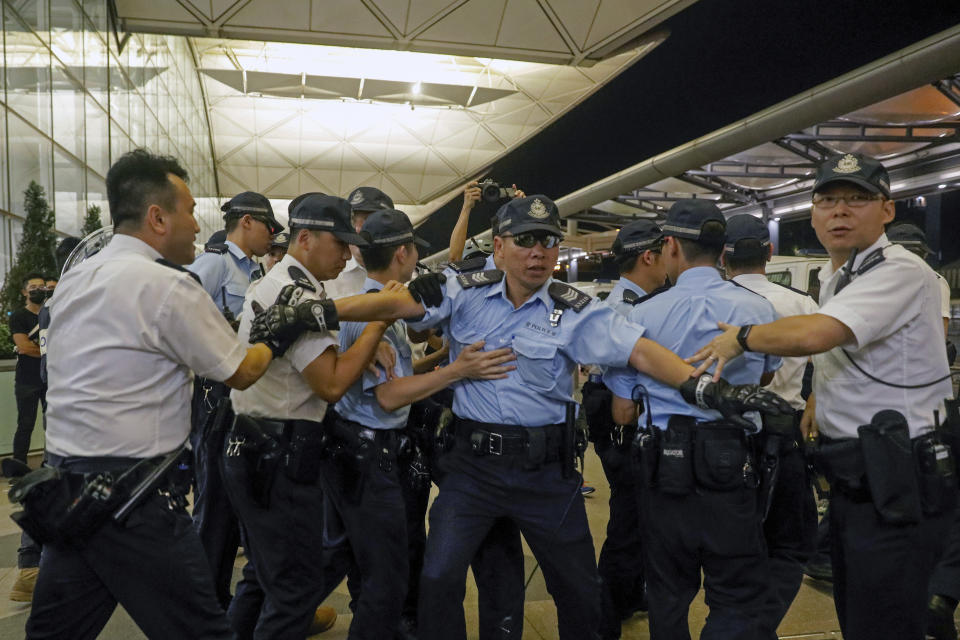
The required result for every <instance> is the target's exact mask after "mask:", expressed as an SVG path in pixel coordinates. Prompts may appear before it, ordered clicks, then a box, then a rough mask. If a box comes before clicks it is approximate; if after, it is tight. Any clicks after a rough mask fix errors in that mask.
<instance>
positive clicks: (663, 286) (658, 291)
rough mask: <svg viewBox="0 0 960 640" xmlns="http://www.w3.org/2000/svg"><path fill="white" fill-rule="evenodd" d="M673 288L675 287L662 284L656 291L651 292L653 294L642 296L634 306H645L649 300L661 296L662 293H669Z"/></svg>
mask: <svg viewBox="0 0 960 640" xmlns="http://www.w3.org/2000/svg"><path fill="white" fill-rule="evenodd" d="M671 286H673V285H669V284H662V285H660V286H659V287H657V288H656V289H654V290H653V291H651V292H650V293H648V294H647V295H645V296H641V297H640V298H639V299H638V300H637V301H636V302H635V303H634V305H635V306H636V305H638V304H643V303H644V302H646V301H647V300H649V299H650V298H653V297H655V296H658V295H660V294H661V293H663V292H664V291H669V290H670V287H671Z"/></svg>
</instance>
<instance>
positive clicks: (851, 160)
mask: <svg viewBox="0 0 960 640" xmlns="http://www.w3.org/2000/svg"><path fill="white" fill-rule="evenodd" d="M857 171H860V161H859V160H857V157H856V156H855V155H853V154H850V153H848V154H847V155H845V156H843V157H842V158H840V160H839V162H837V167H836V169H834V170H833V172H834V173H856V172H857Z"/></svg>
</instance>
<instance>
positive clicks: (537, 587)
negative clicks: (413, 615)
mask: <svg viewBox="0 0 960 640" xmlns="http://www.w3.org/2000/svg"><path fill="white" fill-rule="evenodd" d="M585 476H586V478H587V481H588V482H589V483H590V484H591V485H593V486H594V487H596V489H597V491H596V492H595V493H594V494H593V495H591V496H589V497H588V498H587V514H588V516H589V519H590V528H591V530H592V532H593V538H594V542H595V544H596V546H597V550H598V552H599V548H600V544H601V543H602V542H603V537H604V531H605V530H606V524H607V499H608V497H609V491H608V488H607V485H606V482H605V480H604V478H603V472H602V470H601V469H600V463H599V461H598V460H597V458H596V457H595V456H594V455H593V454H592V451H591V453H590V454H588V457H587V468H586V474H585ZM0 488H3V489H5V488H6V485H5V483H0ZM0 503H2V504H0V640H8V639H10V640H12V639H14V638H22V637H23V626H24V622H25V621H26V617H27V614H28V612H29V605H25V604H17V603H14V602H10V601H9V600H7V598H6V594H7V593H8V592H9V591H10V587H11V585H12V584H13V582H14V580H15V579H16V576H17V569H16V551H17V546H18V544H19V530H18V529H17V528H16V525H14V523H13V522H12V521H11V520H10V519H9V517H7V516H9V514H10V513H11V512H12V511H13V507H12V506H11V505H10V504H9V503H7V501H6V500H0ZM242 562H243V558H242V557H241V558H238V564H237V567H238V568H239V567H240V566H242V564H241V563H242ZM526 566H527V571H528V572H529V571H530V570H531V569H532V568H533V567H534V561H533V558H532V557H530V556H529V551H528V558H527V562H526ZM476 600H477V593H476V589H475V587H474V586H473V584H472V579H471V580H470V584H468V588H467V597H466V602H465V609H466V612H467V628H468V629H475V628H476ZM348 601H349V598H348V596H347V592H346V586H345V585H341V586H340V587H339V588H338V589H337V592H336V593H335V594H334V595H333V596H332V597H331V599H330V601H328V604H331V605H332V606H334V607H335V608H337V610H338V611H340V612H341V615H340V618H339V620H338V621H337V624H336V626H335V627H334V628H333V629H332V630H330V631H328V632H327V633H324V634H322V635H319V636H315V637H316V638H323V639H324V640H344V639H345V638H346V637H347V628H348V626H349V622H350V615H349V609H348V607H347V603H348ZM706 614H707V608H706V606H705V605H704V604H703V594H702V592H701V594H700V596H699V597H698V598H697V600H696V601H695V603H694V606H693V607H692V608H691V612H690V627H691V630H692V632H693V635H694V637H696V634H697V633H699V630H700V628H701V627H702V626H703V621H704V619H705V617H706ZM838 629H839V626H838V625H837V619H836V614H835V613H834V609H833V600H832V597H831V592H830V585H829V584H826V583H818V582H815V581H812V580H809V579H807V580H805V582H804V584H803V587H802V588H801V590H800V594H799V596H798V597H797V600H796V601H795V602H794V604H793V607H792V608H791V609H790V612H789V614H788V615H787V617H786V619H785V620H784V622H783V624H782V625H781V627H780V629H779V633H780V637H781V638H797V639H800V638H802V639H804V640H821V639H828V638H840V633H839V631H838ZM143 637H144V636H143V634H142V633H140V632H139V631H138V630H137V629H136V627H135V625H133V623H132V622H131V620H130V618H129V617H128V616H127V615H126V614H125V613H124V612H123V611H122V610H120V609H118V610H117V613H115V614H114V616H113V618H112V619H111V621H110V624H109V625H108V626H107V628H106V629H105V630H104V632H103V634H101V638H105V639H110V640H114V639H116V640H121V639H122V640H136V639H139V638H143ZM469 637H470V638H476V632H475V631H474V632H473V633H472V634H470V635H469ZM523 637H524V638H525V640H541V639H542V640H553V639H556V638H557V637H558V636H557V613H556V608H555V607H554V605H553V601H552V600H551V599H550V597H549V594H548V593H547V591H546V588H545V586H544V583H543V579H542V576H541V574H540V573H539V572H537V574H536V575H535V576H534V577H533V580H532V581H531V582H530V586H529V588H528V590H527V597H526V617H525V621H524V635H523ZM649 637H650V635H649V632H648V631H647V620H646V616H645V615H642V614H638V615H636V616H634V617H633V618H632V619H630V620H629V621H627V622H626V623H625V624H624V625H623V638H624V640H642V639H646V638H649Z"/></svg>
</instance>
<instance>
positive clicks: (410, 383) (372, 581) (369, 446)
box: [321, 209, 513, 639]
mask: <svg viewBox="0 0 960 640" xmlns="http://www.w3.org/2000/svg"><path fill="white" fill-rule="evenodd" d="M360 234H361V236H362V237H363V238H364V239H365V240H366V241H367V243H368V245H367V246H365V247H361V249H360V252H361V254H362V257H363V263H364V265H366V269H367V271H368V277H367V279H366V281H365V282H364V283H363V290H365V291H368V292H370V291H379V290H381V289H382V288H383V287H384V285H386V284H387V283H388V282H390V281H395V282H407V281H409V280H410V278H411V276H412V275H413V271H414V269H415V267H416V263H417V260H418V258H419V254H418V250H417V246H418V245H419V246H425V243H424V242H423V241H422V240H421V239H419V238H417V237H416V236H415V235H414V232H413V226H412V225H411V224H410V221H409V219H408V218H407V216H406V214H404V213H403V212H401V211H396V210H393V209H385V210H381V211H376V212H374V213H372V214H370V215H369V216H368V217H367V219H366V221H365V222H364V224H363V227H362V230H361V232H360ZM364 327H365V325H364V324H363V323H356V322H347V323H343V324H342V325H341V329H340V348H341V350H342V351H346V350H348V349H349V348H350V347H351V346H352V345H353V343H354V341H355V340H356V339H357V338H358V337H359V336H360V335H361V333H362V331H363V329H364ZM384 339H386V340H387V341H388V342H389V343H390V345H391V346H392V347H393V349H394V350H395V351H396V353H397V363H396V365H395V367H394V370H393V371H392V372H391V373H392V374H393V376H394V377H393V378H392V379H388V378H387V375H386V374H387V372H385V371H383V370H382V369H379V370H378V374H376V375H374V374H371V373H370V372H367V373H365V374H364V375H363V377H362V378H361V379H360V380H358V381H357V382H355V383H354V384H353V386H351V387H350V389H348V390H347V392H346V394H344V396H343V398H342V399H341V400H340V402H338V403H337V405H336V411H335V412H334V411H332V410H331V411H330V417H329V418H328V421H327V428H328V435H329V437H330V438H331V440H332V444H333V446H334V447H335V448H337V449H339V453H338V454H336V455H333V456H331V457H329V458H327V459H325V460H324V461H323V463H322V466H321V478H322V482H323V486H324V490H325V492H326V496H327V497H328V498H330V499H331V500H332V501H333V503H334V505H335V508H336V510H337V512H338V514H339V515H340V517H341V518H342V520H343V522H344V524H345V528H346V533H347V535H348V537H349V540H350V546H351V548H352V553H353V556H354V558H355V559H356V562H357V565H358V567H359V573H360V579H361V585H360V589H359V596H358V602H357V606H356V609H355V611H354V617H353V623H352V625H351V627H350V637H351V638H358V639H359V638H369V639H379V638H390V637H392V635H393V633H394V632H395V631H396V630H397V627H398V625H399V623H400V614H401V607H402V605H403V601H404V593H405V591H406V589H407V568H408V567H407V536H406V535H405V533H406V524H405V523H406V514H405V506H404V497H403V494H402V490H401V486H400V478H399V466H400V460H401V458H405V457H406V451H405V449H406V447H407V446H409V441H408V439H407V437H406V436H405V435H404V432H403V429H404V428H405V427H406V425H407V419H408V416H409V413H410V407H409V404H410V403H411V402H415V401H418V400H423V399H425V398H427V397H428V396H430V395H432V394H433V393H436V392H437V391H439V390H441V389H444V388H446V387H447V386H449V385H450V384H453V383H455V382H457V381H458V380H460V379H461V378H466V377H471V378H479V379H495V378H503V377H506V371H508V370H510V369H512V367H507V368H505V367H502V366H499V365H500V363H503V362H507V361H508V360H512V359H513V356H512V355H511V354H510V350H509V349H499V350H494V351H481V349H482V347H483V345H482V343H478V344H475V345H472V346H471V347H470V348H468V349H465V350H464V351H462V352H461V353H460V357H459V358H457V359H456V360H455V361H453V362H452V363H451V364H450V365H448V366H445V367H441V368H439V369H437V370H435V371H430V372H429V373H423V374H420V375H413V373H414V368H413V359H412V357H411V349H410V344H409V342H408V340H407V336H406V326H405V323H403V321H396V322H394V323H393V325H392V326H391V327H390V329H389V330H388V331H387V332H386V334H385V335H384ZM328 586H330V585H328Z"/></svg>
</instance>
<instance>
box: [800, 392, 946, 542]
mask: <svg viewBox="0 0 960 640" xmlns="http://www.w3.org/2000/svg"><path fill="white" fill-rule="evenodd" d="M857 434H858V435H859V437H858V438H845V439H831V438H825V437H823V436H821V437H820V442H819V443H818V445H817V446H816V448H815V449H814V452H813V459H814V464H815V466H816V468H817V470H818V471H820V472H821V473H823V474H824V475H825V476H826V478H827V480H828V482H829V483H830V489H831V491H835V492H837V493H838V494H840V495H842V496H844V497H845V498H847V499H848V500H850V501H852V502H856V503H866V502H872V503H873V506H874V507H875V509H876V511H877V513H878V515H879V516H880V518H881V519H882V520H883V521H884V522H887V523H889V524H914V523H917V522H920V520H921V519H922V517H923V516H935V515H939V514H941V513H945V512H949V511H951V510H952V509H953V508H954V507H955V506H956V504H957V493H958V492H957V475H956V465H955V454H954V451H953V450H952V449H951V447H949V446H947V444H944V442H943V440H942V438H941V433H940V430H939V429H934V430H932V431H930V432H929V433H926V434H924V435H922V436H918V437H916V438H911V437H910V432H909V429H908V427H907V421H906V419H905V418H904V416H903V415H902V414H901V413H899V412H897V411H891V410H884V411H880V412H879V413H877V414H876V415H874V416H873V419H872V420H871V421H870V424H868V425H863V426H861V427H858V429H857Z"/></svg>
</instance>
